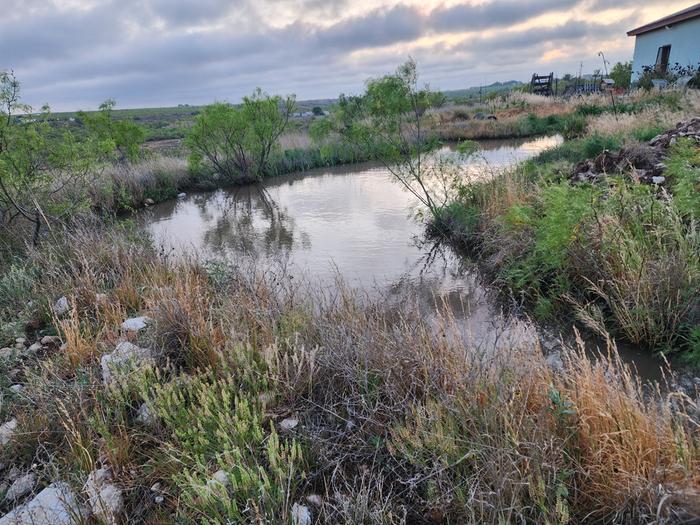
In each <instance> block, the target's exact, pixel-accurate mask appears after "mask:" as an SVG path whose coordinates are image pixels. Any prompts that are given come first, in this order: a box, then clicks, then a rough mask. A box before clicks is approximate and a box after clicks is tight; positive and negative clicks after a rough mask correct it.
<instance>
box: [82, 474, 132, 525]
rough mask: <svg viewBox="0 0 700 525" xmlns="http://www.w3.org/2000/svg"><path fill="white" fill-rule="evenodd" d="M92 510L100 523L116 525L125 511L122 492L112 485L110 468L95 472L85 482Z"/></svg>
mask: <svg viewBox="0 0 700 525" xmlns="http://www.w3.org/2000/svg"><path fill="white" fill-rule="evenodd" d="M84 490H85V493H86V494H87V496H88V500H89V503H90V510H91V511H92V514H93V516H95V517H96V518H97V519H98V520H99V521H100V522H102V523H107V524H109V525H116V524H117V523H118V522H119V515H120V514H121V513H122V512H123V510H124V496H123V495H122V491H121V489H120V488H118V487H117V486H116V485H115V484H114V483H112V472H111V470H110V469H108V468H101V469H97V470H94V471H93V472H91V473H90V475H89V476H88V479H87V481H86V482H85V488H84Z"/></svg>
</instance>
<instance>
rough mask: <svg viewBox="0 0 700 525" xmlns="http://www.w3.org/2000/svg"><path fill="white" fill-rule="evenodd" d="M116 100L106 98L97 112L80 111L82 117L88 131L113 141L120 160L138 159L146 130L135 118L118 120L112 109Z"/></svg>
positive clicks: (102, 138)
mask: <svg viewBox="0 0 700 525" xmlns="http://www.w3.org/2000/svg"><path fill="white" fill-rule="evenodd" d="M115 105H116V102H115V101H114V100H113V99H108V100H105V101H104V102H103V103H102V104H101V105H100V110H99V111H98V112H96V113H85V112H82V111H81V112H79V113H78V118H80V119H81V120H82V121H83V123H84V125H85V127H86V128H87V130H88V132H90V133H92V134H93V135H94V136H96V137H97V138H98V139H99V140H101V141H106V142H111V144H112V145H113V148H114V150H115V151H116V154H117V158H118V159H119V160H120V161H126V160H128V161H131V162H134V161H136V160H138V159H139V158H140V156H141V144H142V143H143V141H144V140H145V138H146V130H145V129H144V128H143V127H142V126H139V125H138V124H136V123H135V122H134V121H133V120H130V119H123V120H116V119H115V118H114V117H113V112H112V110H113V109H114V106H115Z"/></svg>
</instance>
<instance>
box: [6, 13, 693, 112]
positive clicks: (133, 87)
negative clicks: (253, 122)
mask: <svg viewBox="0 0 700 525" xmlns="http://www.w3.org/2000/svg"><path fill="white" fill-rule="evenodd" d="M692 3H693V2H692V1H689V0H685V1H681V2H678V1H674V0H663V1H661V0H647V1H645V0H527V1H526V0H486V1H483V0H440V1H433V0H419V1H416V0H374V1H368V0H0V13H2V15H1V16H0V69H12V70H14V72H15V74H16V76H17V77H18V79H19V80H20V82H21V83H22V94H23V100H24V102H26V103H28V104H31V105H32V106H34V107H35V108H39V107H41V105H42V104H44V103H49V104H50V105H51V108H52V109H53V110H54V111H69V110H76V109H86V110H87V109H94V108H96V107H97V106H98V105H99V104H100V102H102V101H103V100H105V99H107V98H114V99H116V101H117V107H121V108H129V107H164V106H175V105H178V104H192V105H200V104H207V103H211V102H214V101H229V102H234V103H235V102H238V101H239V100H240V99H241V97H242V96H244V95H246V94H249V93H251V92H252V91H253V90H254V89H255V88H256V87H261V88H263V89H264V90H265V91H267V92H268V93H271V94H279V95H286V94H292V93H293V94H296V95H297V98H298V99H299V100H308V99H316V98H335V97H336V96H337V95H338V94H339V93H347V94H350V93H358V92H360V91H361V90H362V88H363V86H364V82H365V81H366V80H367V79H368V78H370V77H376V76H379V75H382V74H384V73H388V72H391V71H393V70H394V69H396V67H397V66H398V65H399V64H400V63H402V62H404V61H405V60H406V59H407V58H408V57H409V56H411V57H413V58H414V59H415V60H416V61H417V62H418V68H419V73H420V76H421V81H422V82H424V83H428V84H429V85H430V86H431V87H433V88H436V89H444V90H448V89H460V88H465V87H470V86H477V85H482V84H484V85H485V84H490V83H492V82H495V81H499V80H500V81H505V80H528V79H529V78H530V77H531V76H532V74H533V73H534V72H538V73H539V74H546V73H549V72H554V73H555V74H557V75H560V76H561V75H563V74H564V73H567V72H569V73H572V74H575V73H577V72H578V70H579V67H580V64H581V63H583V71H584V73H585V72H592V71H593V70H594V69H599V68H600V69H602V66H603V64H602V61H601V59H600V58H599V57H598V51H601V50H602V51H604V52H605V54H606V56H607V58H608V60H609V61H610V62H612V63H615V62H616V61H618V60H621V61H624V60H631V58H632V52H633V49H634V39H633V38H632V37H627V36H626V34H625V33H626V32H627V31H628V30H630V29H632V28H634V27H637V26H639V25H642V24H644V23H646V22H649V21H653V20H655V19H657V18H660V17H662V16H665V15H667V14H670V13H673V12H675V11H678V10H680V9H683V8H685V7H687V6H689V5H691V4H692Z"/></svg>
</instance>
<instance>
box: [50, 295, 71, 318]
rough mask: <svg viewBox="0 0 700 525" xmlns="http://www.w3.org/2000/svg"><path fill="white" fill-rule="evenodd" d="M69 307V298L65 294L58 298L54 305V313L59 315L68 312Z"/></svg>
mask: <svg viewBox="0 0 700 525" xmlns="http://www.w3.org/2000/svg"><path fill="white" fill-rule="evenodd" d="M69 309H70V306H69V304H68V299H67V298H66V297H65V296H63V297H61V298H60V299H58V301H56V302H55V303H54V305H53V313H54V314H55V315H57V316H59V317H60V316H61V315H64V314H66V313H68V310H69Z"/></svg>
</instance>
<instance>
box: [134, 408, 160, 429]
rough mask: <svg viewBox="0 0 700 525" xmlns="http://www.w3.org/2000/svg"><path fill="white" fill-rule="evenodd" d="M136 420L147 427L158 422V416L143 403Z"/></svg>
mask: <svg viewBox="0 0 700 525" xmlns="http://www.w3.org/2000/svg"><path fill="white" fill-rule="evenodd" d="M136 421H137V422H139V423H141V424H142V425H145V426H147V427H152V426H155V425H156V424H157V423H158V416H156V415H155V414H154V413H153V411H152V410H151V409H150V408H149V407H148V405H147V404H146V403H143V404H141V406H140V407H139V409H138V412H137V413H136Z"/></svg>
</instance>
